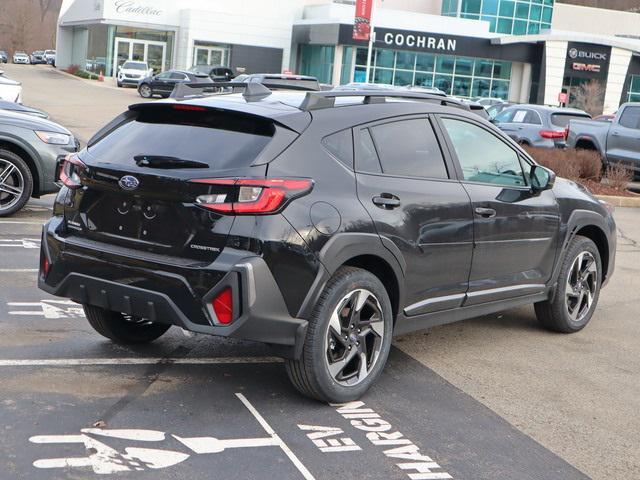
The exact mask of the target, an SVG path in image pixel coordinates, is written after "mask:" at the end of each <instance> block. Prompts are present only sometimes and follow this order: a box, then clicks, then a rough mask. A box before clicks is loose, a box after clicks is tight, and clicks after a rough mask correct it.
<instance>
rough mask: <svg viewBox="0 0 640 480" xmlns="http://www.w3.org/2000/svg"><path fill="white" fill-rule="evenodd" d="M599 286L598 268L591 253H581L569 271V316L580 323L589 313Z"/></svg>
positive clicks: (566, 297) (567, 297) (566, 303)
mask: <svg viewBox="0 0 640 480" xmlns="http://www.w3.org/2000/svg"><path fill="white" fill-rule="evenodd" d="M597 286H598V266H597V263H596V259H595V258H594V256H593V255H592V254H591V253H590V252H589V251H583V252H581V253H579V254H578V255H577V256H576V258H575V259H574V261H573V264H572V265H571V268H570V269H569V275H568V277H567V282H566V286H565V305H566V308H567V314H568V315H569V318H570V319H571V320H572V321H573V322H580V321H582V319H583V318H584V317H585V316H586V315H587V314H588V313H589V310H590V309H591V306H592V305H593V300H594V298H595V295H596V289H597Z"/></svg>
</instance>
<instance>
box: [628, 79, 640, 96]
mask: <svg viewBox="0 0 640 480" xmlns="http://www.w3.org/2000/svg"><path fill="white" fill-rule="evenodd" d="M627 102H640V75H631V81H630V82H629V90H628V91H627Z"/></svg>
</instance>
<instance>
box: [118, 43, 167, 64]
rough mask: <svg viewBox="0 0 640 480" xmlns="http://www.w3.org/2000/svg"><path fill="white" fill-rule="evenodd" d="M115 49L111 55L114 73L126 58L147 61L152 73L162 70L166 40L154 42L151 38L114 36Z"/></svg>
mask: <svg viewBox="0 0 640 480" xmlns="http://www.w3.org/2000/svg"><path fill="white" fill-rule="evenodd" d="M115 42H116V43H115V45H116V48H115V51H116V54H115V55H114V56H113V71H114V73H116V72H117V71H118V67H120V66H121V65H122V64H123V63H124V62H126V61H127V60H135V61H137V62H147V63H148V64H149V67H150V68H153V71H154V73H159V72H161V71H162V70H163V66H164V64H165V63H164V62H165V57H166V50H167V44H166V42H154V41H151V40H134V39H130V38H121V37H116V39H115Z"/></svg>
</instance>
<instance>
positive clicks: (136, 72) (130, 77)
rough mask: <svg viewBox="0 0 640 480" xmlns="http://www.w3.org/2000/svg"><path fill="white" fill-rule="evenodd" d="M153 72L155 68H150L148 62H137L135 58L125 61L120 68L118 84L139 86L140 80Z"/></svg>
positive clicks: (120, 85)
mask: <svg viewBox="0 0 640 480" xmlns="http://www.w3.org/2000/svg"><path fill="white" fill-rule="evenodd" d="M152 74H153V69H151V68H149V65H148V64H147V62H135V61H133V60H129V61H127V62H124V63H123V64H122V66H121V67H119V68H118V77H117V82H118V86H119V87H122V86H123V85H134V86H136V87H137V86H138V82H139V81H140V80H142V79H143V78H146V77H148V76H149V75H152Z"/></svg>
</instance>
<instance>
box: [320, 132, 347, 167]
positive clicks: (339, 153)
mask: <svg viewBox="0 0 640 480" xmlns="http://www.w3.org/2000/svg"><path fill="white" fill-rule="evenodd" d="M322 144H323V145H324V146H325V148H326V149H327V150H329V152H331V154H332V155H333V156H334V157H336V158H337V159H338V160H340V161H341V162H342V163H343V164H344V165H346V166H347V167H349V168H350V169H352V170H353V136H352V134H351V129H350V128H349V129H347V130H342V131H340V132H337V133H334V134H332V135H329V136H327V137H325V138H324V139H323V140H322Z"/></svg>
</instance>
